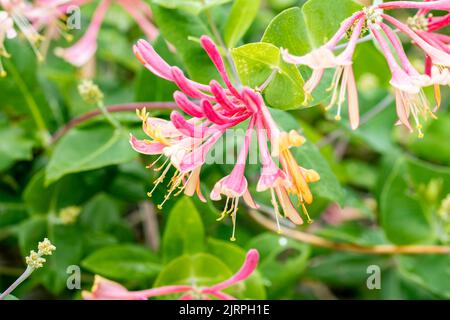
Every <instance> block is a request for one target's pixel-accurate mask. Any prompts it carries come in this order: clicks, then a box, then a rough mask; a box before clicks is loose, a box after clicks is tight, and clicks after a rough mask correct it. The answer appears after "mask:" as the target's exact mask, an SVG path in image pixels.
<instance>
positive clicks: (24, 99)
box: [0, 41, 54, 138]
mask: <svg viewBox="0 0 450 320" xmlns="http://www.w3.org/2000/svg"><path fill="white" fill-rule="evenodd" d="M6 44H7V48H6V49H7V51H8V52H9V53H10V54H11V59H5V60H3V63H4V64H5V69H6V71H7V72H8V75H7V76H6V77H5V78H0V87H1V88H2V90H1V92H0V98H1V99H2V110H3V111H5V112H6V113H8V114H10V115H11V116H14V117H18V116H24V115H26V116H27V118H28V119H30V120H31V119H32V120H31V121H30V122H29V127H30V129H38V132H39V133H41V134H42V133H44V132H45V131H46V130H47V128H48V127H49V126H50V125H52V123H53V120H54V112H53V110H52V108H51V107H50V106H49V104H48V102H47V98H46V96H45V94H44V90H43V86H42V85H41V82H40V80H41V79H39V75H38V63H37V59H36V56H35V54H34V53H33V51H32V50H31V48H30V46H29V44H28V42H26V41H7V42H6ZM27 122H28V120H27ZM30 133H33V134H35V133H36V130H34V131H31V130H30ZM39 138H44V137H42V136H40V137H39ZM45 138H48V137H45Z"/></svg>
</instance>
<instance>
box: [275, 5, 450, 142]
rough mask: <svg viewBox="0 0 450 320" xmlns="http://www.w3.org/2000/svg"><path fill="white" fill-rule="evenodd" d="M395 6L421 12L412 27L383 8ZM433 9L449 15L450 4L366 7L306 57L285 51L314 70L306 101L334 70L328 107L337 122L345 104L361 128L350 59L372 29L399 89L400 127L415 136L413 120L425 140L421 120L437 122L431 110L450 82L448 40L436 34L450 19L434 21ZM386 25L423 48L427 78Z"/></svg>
mask: <svg viewBox="0 0 450 320" xmlns="http://www.w3.org/2000/svg"><path fill="white" fill-rule="evenodd" d="M397 8H415V9H419V10H418V12H417V14H416V15H415V16H414V17H412V18H410V19H408V24H404V23H402V22H401V21H399V20H397V19H396V18H394V17H392V16H390V15H388V14H387V13H385V10H388V9H397ZM431 10H444V11H449V10H450V2H449V1H448V0H438V1H425V2H413V1H392V2H387V3H382V4H379V5H376V6H372V7H368V8H364V9H363V10H361V11H359V12H356V13H354V14H353V15H352V16H351V17H349V18H348V19H346V20H345V21H344V22H343V23H342V24H341V27H340V28H339V30H338V31H337V32H336V34H335V35H334V36H333V37H332V39H331V40H330V41H328V42H327V43H326V44H325V45H323V46H322V47H320V48H318V49H316V50H314V51H313V52H311V53H309V54H307V55H305V56H302V57H296V56H292V55H290V54H289V53H288V52H287V51H286V50H283V52H282V53H283V57H284V59H285V60H286V61H287V62H289V63H293V64H304V65H307V66H309V67H310V68H311V69H313V73H312V76H311V78H310V79H309V80H308V81H307V82H306V83H305V85H304V89H305V92H306V96H307V97H309V96H310V95H311V93H312V91H313V90H314V89H315V88H316V87H317V85H318V84H319V83H320V81H321V80H322V77H323V74H324V71H325V69H327V68H336V72H335V75H334V77H333V80H332V85H331V88H330V89H333V94H332V97H331V102H330V104H329V105H328V107H327V109H330V108H331V106H332V105H333V104H334V103H336V102H337V105H338V112H337V115H336V119H337V120H339V119H340V118H341V116H340V112H341V106H342V103H343V102H344V101H345V100H347V105H348V109H349V110H348V111H349V117H350V125H351V127H352V128H353V129H356V128H357V127H358V124H359V111H358V98H357V88H356V83H355V79H354V75H353V72H352V70H351V65H352V57H353V53H354V50H355V46H356V44H357V42H358V39H359V38H360V36H361V34H362V33H363V30H369V31H370V32H371V33H372V35H373V36H374V38H375V40H376V41H377V42H378V44H379V45H380V47H381V49H382V53H383V55H384V56H385V58H386V60H387V63H388V65H389V68H390V70H391V73H392V79H391V81H390V84H391V85H392V86H393V88H394V90H395V95H396V101H397V114H398V117H399V124H403V125H404V126H406V127H407V128H408V129H409V130H410V131H411V132H412V131H413V127H412V126H411V124H410V123H409V118H410V117H412V118H413V121H414V123H415V127H416V129H417V131H418V133H419V137H423V132H422V122H421V118H428V117H431V118H436V116H435V115H434V113H433V112H434V110H437V109H438V107H439V105H440V102H441V93H440V86H441V85H449V84H450V71H449V67H450V48H449V46H448V44H449V43H450V37H448V36H445V35H441V34H438V33H436V32H434V31H436V30H438V29H440V28H443V27H444V26H446V25H449V24H450V15H445V16H442V17H433V16H432V15H430V14H429V12H430V11H431ZM387 23H389V24H390V25H392V26H393V27H395V28H396V29H397V30H398V31H399V32H401V33H403V34H405V35H406V36H408V37H409V38H410V39H411V41H412V42H413V43H414V44H415V45H416V46H417V47H418V48H420V49H421V50H422V52H423V53H424V55H425V57H426V66H425V70H424V73H423V74H421V73H419V72H418V71H417V70H416V69H415V68H414V67H413V66H412V64H411V63H410V61H409V59H408V57H407V55H406V53H405V51H404V49H403V46H402V43H401V42H400V40H399V39H398V38H397V36H396V35H395V33H394V31H393V30H392V29H391V27H390V26H389V25H388V24H387ZM348 33H351V36H350V40H349V42H348V43H347V44H346V48H345V50H344V51H343V52H342V53H341V54H339V55H338V56H336V55H335V54H334V51H335V50H336V48H337V45H338V43H339V42H340V41H341V40H342V39H343V38H344V36H345V35H346V34H348ZM388 42H389V43H388ZM397 59H398V61H397ZM428 86H434V91H435V100H436V106H435V107H434V108H432V107H431V106H430V103H429V102H428V99H427V98H426V96H425V94H424V92H423V88H425V87H428ZM346 93H347V94H346ZM345 96H347V99H345Z"/></svg>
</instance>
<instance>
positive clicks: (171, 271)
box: [153, 253, 232, 299]
mask: <svg viewBox="0 0 450 320" xmlns="http://www.w3.org/2000/svg"><path fill="white" fill-rule="evenodd" d="M231 274H232V273H231V271H230V269H229V268H228V267H227V266H226V265H225V264H224V263H223V262H222V261H220V260H219V259H218V258H216V257H214V256H212V255H210V254H206V253H198V254H196V255H193V256H182V257H179V258H177V259H175V260H173V261H172V262H170V263H169V264H168V265H167V266H166V267H165V268H164V269H163V270H162V271H161V272H160V274H159V275H158V278H157V279H156V281H155V284H154V285H153V286H154V287H155V288H156V287H162V286H168V285H195V286H198V287H202V286H211V285H213V284H216V283H219V282H221V281H224V280H226V279H227V278H229V277H230V276H231ZM175 297H176V296H175V295H170V296H163V297H162V299H174V298H175Z"/></svg>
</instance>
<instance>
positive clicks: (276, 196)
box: [130, 36, 320, 241]
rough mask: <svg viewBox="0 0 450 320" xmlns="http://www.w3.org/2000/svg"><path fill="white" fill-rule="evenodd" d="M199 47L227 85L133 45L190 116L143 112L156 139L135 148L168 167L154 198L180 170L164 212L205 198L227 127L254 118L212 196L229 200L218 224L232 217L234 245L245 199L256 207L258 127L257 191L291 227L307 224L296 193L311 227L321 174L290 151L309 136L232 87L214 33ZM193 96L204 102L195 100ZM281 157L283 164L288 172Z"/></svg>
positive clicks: (248, 92) (142, 44) (250, 93)
mask: <svg viewBox="0 0 450 320" xmlns="http://www.w3.org/2000/svg"><path fill="white" fill-rule="evenodd" d="M200 42H201V45H202V47H203V49H204V50H205V51H206V53H207V54H208V56H209V57H210V58H211V60H212V62H213V64H214V65H215V67H216V68H217V71H218V73H219V74H220V76H221V78H222V80H223V82H224V83H225V85H226V88H223V87H222V86H221V85H220V84H219V83H218V82H217V81H215V80H212V81H211V82H210V83H209V84H208V85H205V84H200V83H197V82H195V81H192V80H190V79H188V78H186V77H185V75H184V73H183V72H182V71H181V70H180V69H179V68H178V67H174V66H170V65H168V64H167V63H166V62H165V61H164V60H163V59H162V58H161V57H160V56H159V55H158V54H157V53H156V51H155V50H154V49H153V47H152V46H151V45H150V44H149V43H148V42H146V41H144V40H140V41H139V42H138V43H137V44H136V45H135V47H134V52H135V54H136V56H137V58H138V59H139V61H140V62H141V63H142V64H143V65H144V66H145V67H146V68H147V69H149V70H150V71H151V72H152V73H154V74H155V75H157V76H159V77H161V78H163V79H166V80H168V81H171V82H174V83H175V84H176V85H177V86H178V87H179V88H180V90H181V91H176V92H175V93H174V100H175V102H176V103H177V105H178V106H179V108H180V109H181V110H183V111H184V112H185V113H186V114H187V115H189V116H190V117H191V118H190V119H188V120H186V119H185V118H184V116H182V115H181V114H180V113H179V112H177V111H174V112H172V114H171V117H170V121H169V120H164V119H158V118H153V117H150V116H149V114H147V113H146V111H145V110H142V111H141V112H139V113H138V115H139V117H140V118H141V119H142V122H143V130H144V132H145V133H146V134H147V135H148V136H149V137H150V139H151V140H138V139H136V138H135V137H134V136H131V139H130V143H131V145H132V147H133V148H134V149H135V150H136V151H138V152H140V153H142V154H147V155H159V157H158V159H157V160H156V161H155V162H154V163H153V164H151V165H150V166H149V167H153V166H155V165H156V163H157V162H158V161H159V160H160V159H164V160H163V163H162V165H160V166H159V167H157V168H156V169H155V171H157V172H160V173H161V174H160V176H159V177H158V178H157V179H156V180H155V181H154V188H153V189H152V190H151V191H150V192H149V196H152V194H153V192H154V190H156V188H157V187H158V186H159V185H160V184H161V183H163V182H164V180H165V178H166V175H167V174H168V173H169V170H170V169H171V168H172V167H173V168H174V171H175V173H174V174H173V176H172V178H171V179H170V180H169V185H168V190H167V193H166V195H165V197H164V201H163V202H162V203H161V204H160V205H159V208H161V207H162V206H163V205H164V203H165V202H166V201H167V200H168V199H169V198H170V196H171V195H175V196H176V195H178V194H180V193H184V194H185V195H188V196H193V195H194V194H195V193H196V194H197V195H198V197H199V198H200V199H201V200H202V201H205V198H204V196H203V195H202V193H201V190H200V173H201V169H202V166H203V165H204V164H205V160H206V156H207V154H208V152H209V151H210V150H211V149H212V148H213V147H214V145H215V144H216V143H217V141H218V140H219V139H220V138H221V137H222V136H223V135H224V133H225V132H226V131H227V130H229V129H233V128H235V127H236V126H237V125H239V124H241V123H243V122H244V121H248V127H247V131H246V134H245V138H244V142H243V145H242V147H241V150H240V152H239V155H238V158H237V161H236V163H235V166H234V168H233V170H232V171H231V173H230V174H229V175H227V176H225V177H224V178H222V179H221V180H219V181H218V182H217V183H216V184H215V186H214V188H213V190H212V192H211V194H210V198H211V199H212V200H214V201H219V200H221V199H222V196H225V197H226V203H225V208H224V210H223V211H222V215H221V217H220V218H219V219H223V218H224V217H225V216H226V215H230V216H231V219H232V222H233V233H232V236H231V240H233V241H234V240H235V226H236V218H237V211H238V204H239V201H240V200H241V198H242V199H243V200H244V202H245V203H246V204H247V205H249V206H250V207H252V208H257V205H256V204H255V202H254V200H253V198H252V196H251V194H250V192H249V190H248V182H247V179H246V177H245V168H246V164H247V157H248V152H249V147H250V143H251V141H252V139H253V133H254V131H255V130H256V131H257V137H256V139H257V141H258V144H259V151H260V158H261V163H260V164H261V176H260V179H259V182H258V187H257V191H258V192H262V191H266V190H269V191H270V193H271V199H272V204H273V206H274V208H275V216H276V219H277V220H278V216H279V215H280V211H281V210H282V211H283V213H284V216H285V217H287V218H289V219H290V220H291V221H292V222H294V223H296V224H302V223H303V219H302V218H301V217H300V215H299V214H298V212H297V209H296V208H295V205H294V203H293V202H292V200H291V198H290V196H289V195H290V194H293V195H295V196H296V197H297V199H298V204H299V205H300V206H301V208H302V211H303V213H304V215H305V216H306V218H307V221H308V222H311V219H310V218H309V215H308V211H307V209H306V205H307V204H311V203H312V201H313V195H312V193H311V190H310V188H309V184H310V183H312V182H315V181H318V180H319V178H320V177H319V174H318V173H317V172H315V171H314V170H312V169H309V170H308V169H304V168H302V167H301V166H299V165H298V164H297V161H296V160H295V159H294V157H293V155H292V153H291V151H290V148H292V147H300V146H301V145H302V144H303V143H304V142H305V139H304V138H303V137H302V136H300V135H299V134H298V133H297V132H296V131H290V132H283V131H281V130H280V129H279V127H278V126H277V124H276V123H275V121H274V119H273V118H272V116H271V114H270V112H269V109H268V108H267V106H266V105H265V103H264V100H263V98H262V96H261V94H260V92H259V91H258V90H254V89H251V88H248V87H244V88H242V89H238V88H236V87H235V86H233V84H232V83H231V80H230V78H229V76H228V74H227V72H226V70H225V65H224V62H223V60H222V57H221V55H220V53H219V50H218V49H217V47H216V46H215V44H214V42H213V41H212V40H211V39H210V38H208V37H207V36H203V37H201V39H200ZM189 98H192V99H197V100H199V101H200V102H199V103H195V102H193V101H191V100H190V99H189ZM269 141H270V146H271V147H270V149H269V146H268V143H269ZM275 160H277V161H279V162H280V164H281V167H280V166H278V164H277V163H276V162H275ZM279 207H281V210H280V209H279Z"/></svg>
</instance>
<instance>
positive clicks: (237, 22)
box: [224, 0, 261, 48]
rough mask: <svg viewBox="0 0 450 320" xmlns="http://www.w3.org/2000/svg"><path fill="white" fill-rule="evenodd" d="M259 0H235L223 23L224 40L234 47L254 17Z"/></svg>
mask: <svg viewBox="0 0 450 320" xmlns="http://www.w3.org/2000/svg"><path fill="white" fill-rule="evenodd" d="M260 4H261V0H236V1H235V2H234V4H233V7H232V8H231V12H230V16H229V17H228V20H227V23H226V25H225V31H224V40H225V44H226V45H227V47H228V48H234V47H235V46H236V44H237V43H238V42H239V40H241V38H242V37H243V36H244V35H245V33H246V32H247V30H248V28H250V26H251V24H252V22H253V20H254V19H255V18H256V15H257V13H258V9H259V7H260Z"/></svg>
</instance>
